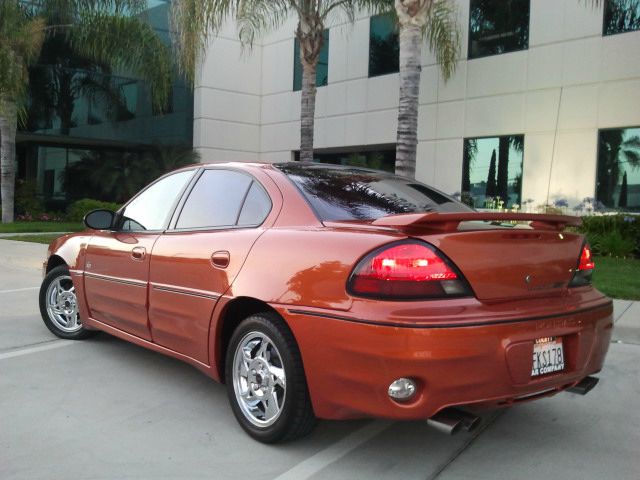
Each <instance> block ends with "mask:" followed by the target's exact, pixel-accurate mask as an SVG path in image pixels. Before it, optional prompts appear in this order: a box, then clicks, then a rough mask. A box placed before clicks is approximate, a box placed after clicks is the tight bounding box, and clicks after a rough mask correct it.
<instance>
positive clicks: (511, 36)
mask: <svg viewBox="0 0 640 480" xmlns="http://www.w3.org/2000/svg"><path fill="white" fill-rule="evenodd" d="M529 3H530V0H471V10H470V12H469V58H477V57H484V56H487V55H496V54H498V53H507V52H514V51H517V50H524V49H526V48H528V47H529Z"/></svg>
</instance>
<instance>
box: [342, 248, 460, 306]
mask: <svg viewBox="0 0 640 480" xmlns="http://www.w3.org/2000/svg"><path fill="white" fill-rule="evenodd" d="M348 290H349V291H350V292H351V293H352V294H354V295H358V296H365V297H375V298H396V299H420V298H434V297H446V296H461V295H468V294H469V289H468V287H467V285H466V283H465V281H464V280H463V279H462V277H461V275H460V274H459V273H458V272H457V270H456V269H455V267H454V266H453V265H451V264H450V262H448V261H447V260H445V258H444V257H443V256H441V255H439V254H438V253H437V252H436V250H435V248H434V247H432V246H431V245H428V244H424V243H418V242H403V243H399V244H394V245H390V246H386V247H383V248H381V249H378V250H375V251H374V252H372V253H370V254H369V255H367V256H366V257H365V258H363V259H362V260H361V261H360V262H359V263H358V265H357V266H356V268H355V269H354V271H353V273H352V274H351V277H350V278H349V283H348Z"/></svg>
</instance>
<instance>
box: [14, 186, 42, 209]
mask: <svg viewBox="0 0 640 480" xmlns="http://www.w3.org/2000/svg"><path fill="white" fill-rule="evenodd" d="M37 194H38V188H37V186H36V182H34V181H25V180H18V181H16V193H15V197H14V198H15V200H14V201H15V211H16V216H18V215H29V216H34V217H37V216H38V215H40V214H42V213H43V212H44V205H43V203H42V200H40V199H39V198H38V197H37Z"/></svg>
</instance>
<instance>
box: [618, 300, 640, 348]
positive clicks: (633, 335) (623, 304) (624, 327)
mask: <svg viewBox="0 0 640 480" xmlns="http://www.w3.org/2000/svg"><path fill="white" fill-rule="evenodd" d="M613 319H614V324H615V325H614V329H613V341H614V342H620V343H633V344H635V345H640V302H634V301H631V300H614V301H613Z"/></svg>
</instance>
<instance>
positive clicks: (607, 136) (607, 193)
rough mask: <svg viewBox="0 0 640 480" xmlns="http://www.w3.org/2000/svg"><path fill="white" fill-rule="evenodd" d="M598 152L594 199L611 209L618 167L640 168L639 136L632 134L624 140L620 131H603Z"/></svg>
mask: <svg viewBox="0 0 640 480" xmlns="http://www.w3.org/2000/svg"><path fill="white" fill-rule="evenodd" d="M599 152H600V153H599V156H600V158H599V159H598V184H597V186H596V198H597V199H598V201H600V202H602V203H603V204H605V205H606V206H608V207H613V206H614V205H615V202H614V193H615V189H616V187H617V186H618V182H619V180H620V165H621V164H627V165H628V167H629V168H632V169H638V168H640V135H634V134H632V135H631V136H627V138H625V136H624V130H622V129H619V128H616V129H612V130H603V131H602V132H600V141H599ZM625 174H626V171H625Z"/></svg>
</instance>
